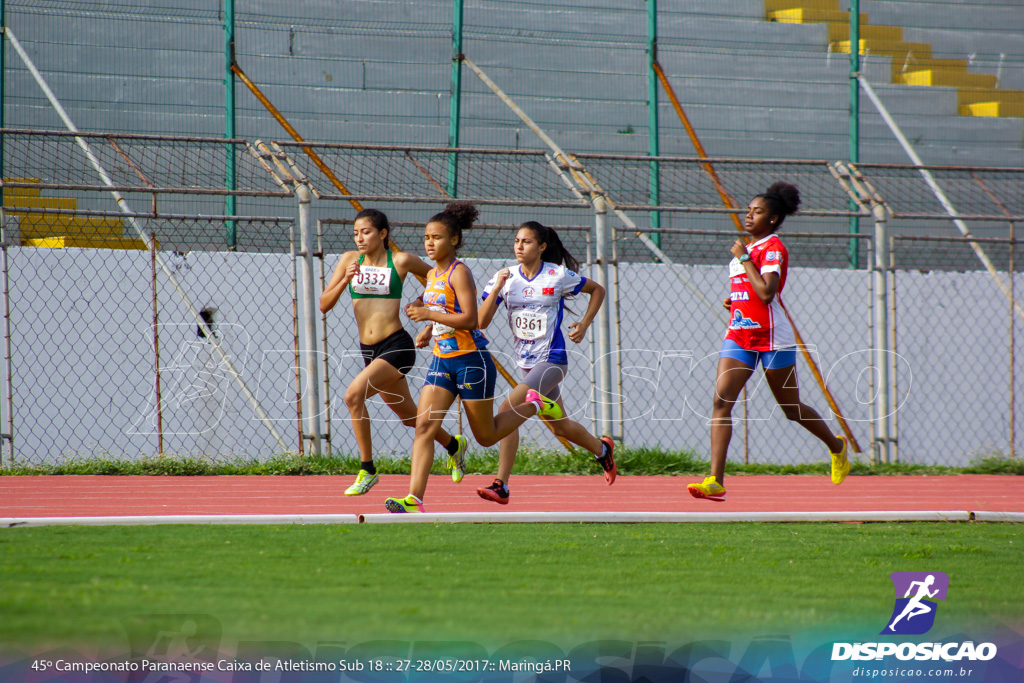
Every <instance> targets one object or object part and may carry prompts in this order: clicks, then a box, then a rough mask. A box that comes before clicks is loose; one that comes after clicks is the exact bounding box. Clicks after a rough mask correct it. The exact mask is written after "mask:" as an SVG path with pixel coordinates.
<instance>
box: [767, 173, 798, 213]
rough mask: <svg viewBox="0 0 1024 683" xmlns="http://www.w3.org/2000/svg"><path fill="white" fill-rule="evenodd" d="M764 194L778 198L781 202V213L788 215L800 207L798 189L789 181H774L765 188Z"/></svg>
mask: <svg viewBox="0 0 1024 683" xmlns="http://www.w3.org/2000/svg"><path fill="white" fill-rule="evenodd" d="M765 196H768V197H772V198H778V200H779V201H780V202H781V203H782V208H783V211H782V215H784V216H789V215H791V214H794V213H796V212H797V210H798V209H799V208H800V190H798V189H797V187H796V185H793V184H791V183H786V182H782V181H781V180H780V181H778V182H774V183H772V184H771V185H769V186H768V189H767V190H765Z"/></svg>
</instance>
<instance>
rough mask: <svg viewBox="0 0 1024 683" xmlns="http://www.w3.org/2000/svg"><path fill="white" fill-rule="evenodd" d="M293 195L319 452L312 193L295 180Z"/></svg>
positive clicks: (311, 416) (314, 447) (309, 417)
mask: <svg viewBox="0 0 1024 683" xmlns="http://www.w3.org/2000/svg"><path fill="white" fill-rule="evenodd" d="M295 196H296V197H298V199H299V240H300V242H301V243H302V249H301V251H299V258H300V260H299V267H300V270H301V278H302V299H303V301H302V323H303V340H302V348H303V355H304V356H305V358H304V364H305V368H306V383H305V384H306V386H305V391H303V392H302V393H303V398H305V401H304V403H305V411H304V412H305V413H306V438H308V439H309V440H310V441H311V442H312V443H311V445H310V448H309V452H310V455H319V454H320V453H321V452H322V451H321V445H320V374H319V371H318V369H317V358H316V353H317V348H316V312H315V307H314V303H313V296H314V287H313V231H312V230H311V229H310V224H309V223H310V202H311V201H312V193H311V192H310V190H309V186H308V185H307V184H306V183H296V184H295Z"/></svg>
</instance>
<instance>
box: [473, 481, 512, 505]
mask: <svg viewBox="0 0 1024 683" xmlns="http://www.w3.org/2000/svg"><path fill="white" fill-rule="evenodd" d="M476 495H478V496H480V497H481V498H483V499H484V500H490V501H494V502H495V503H497V504H498V505H508V487H507V486H505V484H504V482H502V481H501V479H495V480H494V483H493V484H491V485H490V486H488V487H487V488H485V489H477V490H476Z"/></svg>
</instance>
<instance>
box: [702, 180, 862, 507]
mask: <svg viewBox="0 0 1024 683" xmlns="http://www.w3.org/2000/svg"><path fill="white" fill-rule="evenodd" d="M799 206H800V192H799V190H797V188H796V187H795V186H793V185H790V184H789V183H782V182H777V183H773V184H772V186H771V187H769V188H768V189H767V190H766V191H765V193H764V194H759V195H757V196H756V197H754V198H753V199H752V200H751V201H750V205H749V206H748V208H747V217H746V221H745V222H744V227H745V228H746V231H747V232H748V233H749V234H750V236H751V238H752V240H751V243H750V244H749V245H744V244H743V241H742V240H736V243H735V244H733V245H732V249H731V250H730V251H731V252H732V255H733V260H732V262H731V263H730V264H729V280H730V282H731V293H730V295H729V298H728V299H726V300H725V302H724V306H725V307H726V308H728V309H729V312H730V321H729V330H728V332H727V333H726V335H725V341H724V342H723V344H722V351H721V353H720V354H719V358H718V376H717V379H716V380H715V398H714V406H713V412H712V415H711V476H710V477H707V478H705V479H704V481H702V482H700V483H695V484H690V485H689V486H687V487H686V489H687V490H688V491H689V492H690V495H692V496H693V497H694V498H705V499H707V500H716V501H723V500H725V487H724V486H723V485H722V482H723V479H724V477H725V459H726V456H727V455H728V451H729V441H730V440H731V439H732V408H733V405H734V404H735V403H736V399H737V398H738V397H739V395H740V392H741V391H742V390H743V386H744V385H745V384H746V383H747V380H749V379H750V377H751V375H753V374H754V369H755V368H756V367H757V363H758V361H760V363H761V366H762V367H763V368H764V376H765V379H766V380H767V382H768V386H769V388H771V390H772V394H773V395H774V396H775V400H776V401H778V403H779V407H781V408H782V411H783V412H784V413H785V415H786V417H787V418H788V419H790V420H792V421H794V422H797V423H799V424H800V426H802V427H803V428H804V429H806V430H807V431H809V432H810V433H811V434H813V435H814V436H816V437H818V438H819V439H821V441H822V443H824V444H825V445H826V446H827V447H828V449H829V452H830V454H831V456H832V483H833V484H841V483H842V481H843V479H845V478H846V475H847V474H848V473H849V472H850V462H849V460H848V459H847V457H846V449H847V444H846V438H845V437H843V436H836V435H834V434H832V432H831V430H829V428H828V425H826V424H825V421H824V420H822V419H821V416H820V415H818V413H817V411H815V410H814V409H813V408H811V407H810V406H808V405H807V404H805V403H802V402H801V401H800V389H799V387H798V386H797V380H796V337H795V335H794V333H793V327H792V325H790V323H789V319H788V318H787V317H786V313H785V311H784V309H783V303H782V290H783V288H784V287H785V286H786V273H787V272H788V270H789V253H788V252H787V251H786V247H785V246H783V244H782V240H780V239H779V237H778V235H776V234H775V233H776V232H777V231H778V229H779V227H780V226H781V225H782V222H783V221H784V220H785V219H786V216H789V215H790V214H793V213H796V210H797V208H798V207H799Z"/></svg>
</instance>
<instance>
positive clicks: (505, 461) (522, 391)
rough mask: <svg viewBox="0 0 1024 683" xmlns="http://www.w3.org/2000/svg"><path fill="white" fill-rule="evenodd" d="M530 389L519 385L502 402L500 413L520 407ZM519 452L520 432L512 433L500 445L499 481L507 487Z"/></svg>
mask: <svg viewBox="0 0 1024 683" xmlns="http://www.w3.org/2000/svg"><path fill="white" fill-rule="evenodd" d="M529 389H530V387H529V386H527V385H526V384H517V385H516V386H515V388H514V389H512V392H511V393H510V394H509V395H508V397H507V398H506V399H505V400H504V401H502V403H501V406H500V407H499V408H498V413H502V412H504V411H506V410H509V409H511V408H512V406H514V405H519V404H520V403H522V402H523V400H524V399H525V397H526V392H527V391H529ZM518 451H519V430H518V429H516V430H515V431H513V432H511V433H510V434H509V435H508V436H506V437H505V438H503V439H502V440H501V443H499V444H498V475H497V476H498V479H501V481H502V482H503V483H504V484H505V485H506V486H507V485H508V480H509V477H511V476H512V467H513V466H515V464H516V453H517V452H518Z"/></svg>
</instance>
